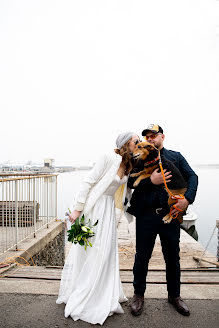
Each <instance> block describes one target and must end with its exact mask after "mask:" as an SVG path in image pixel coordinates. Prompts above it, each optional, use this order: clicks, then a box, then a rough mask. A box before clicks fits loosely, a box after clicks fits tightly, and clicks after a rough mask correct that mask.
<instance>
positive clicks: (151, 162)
mask: <svg viewBox="0 0 219 328" xmlns="http://www.w3.org/2000/svg"><path fill="white" fill-rule="evenodd" d="M158 161H159V156H157V157H156V158H155V159H153V160H152V161H149V162H146V163H145V164H144V166H149V165H151V164H154V163H156V162H158Z"/></svg>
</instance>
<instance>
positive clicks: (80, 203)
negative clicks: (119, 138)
mask: <svg viewBox="0 0 219 328" xmlns="http://www.w3.org/2000/svg"><path fill="white" fill-rule="evenodd" d="M106 163H107V155H106V154H105V155H103V156H101V157H100V158H99V159H98V160H97V162H96V163H95V164H94V166H93V168H92V169H91V170H90V171H89V173H88V174H87V176H86V177H85V178H84V180H83V182H82V183H81V184H80V187H79V191H78V193H77V196H76V203H75V205H74V210H77V211H82V210H83V208H84V205H85V202H86V199H87V196H88V194H89V192H90V190H91V188H92V186H94V185H95V184H96V183H97V182H98V181H99V180H100V179H101V177H102V176H103V174H104V171H105V169H106Z"/></svg>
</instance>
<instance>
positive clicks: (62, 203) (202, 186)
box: [58, 168, 219, 255]
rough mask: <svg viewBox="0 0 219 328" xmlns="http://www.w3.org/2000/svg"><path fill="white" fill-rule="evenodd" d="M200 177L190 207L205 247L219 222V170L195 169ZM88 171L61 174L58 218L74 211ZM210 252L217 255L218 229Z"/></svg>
mask: <svg viewBox="0 0 219 328" xmlns="http://www.w3.org/2000/svg"><path fill="white" fill-rule="evenodd" d="M194 169H195V171H196V173H197V174H198V177H199V186H198V192H197V196H196V200H195V203H194V204H193V205H190V208H191V210H193V211H194V212H196V214H197V215H198V219H197V221H196V230H197V232H198V235H199V239H198V241H199V242H200V243H201V244H202V245H203V246H204V247H205V246H206V245H207V242H208V240H209V238H210V236H211V234H212V232H213V229H214V227H215V224H216V219H218V220H219V200H218V194H217V186H218V185H219V169H216V168H194ZM86 174H88V171H74V172H69V173H61V174H59V176H58V217H60V218H64V215H65V211H66V210H67V209H68V207H70V208H71V209H72V206H73V203H74V196H75V194H76V191H77V188H78V186H79V184H80V182H81V181H82V180H83V177H84V176H85V175H86ZM208 250H209V251H210V252H211V253H212V254H214V255H216V253H217V229H216V230H215V233H214V235H213V238H212V240H211V242H210V244H209V247H208Z"/></svg>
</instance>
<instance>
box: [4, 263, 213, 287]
mask: <svg viewBox="0 0 219 328" xmlns="http://www.w3.org/2000/svg"><path fill="white" fill-rule="evenodd" d="M61 273H62V271H61V270H59V269H47V268H45V267H31V266H28V267H21V268H14V269H12V270H11V271H10V272H8V274H6V275H5V276H7V277H8V278H23V279H43V280H60V279H61ZM120 277H121V281H122V282H124V283H132V281H133V272H132V271H120ZM147 283H152V284H165V283H166V273H165V271H149V272H148V276H147ZM181 283H182V284H219V272H215V271H213V272H210V271H209V272H206V271H204V272H200V271H199V272H195V271H194V272H181Z"/></svg>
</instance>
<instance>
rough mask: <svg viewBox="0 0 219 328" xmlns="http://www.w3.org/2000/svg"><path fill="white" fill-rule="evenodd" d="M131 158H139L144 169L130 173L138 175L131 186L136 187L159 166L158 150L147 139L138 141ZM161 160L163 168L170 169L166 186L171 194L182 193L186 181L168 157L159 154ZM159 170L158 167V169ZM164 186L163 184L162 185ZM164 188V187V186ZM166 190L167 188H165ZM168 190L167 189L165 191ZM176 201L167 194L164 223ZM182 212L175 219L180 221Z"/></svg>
mask: <svg viewBox="0 0 219 328" xmlns="http://www.w3.org/2000/svg"><path fill="white" fill-rule="evenodd" d="M132 155H133V159H135V160H141V161H143V163H144V169H143V170H142V171H140V172H137V173H133V174H131V177H138V178H137V179H136V181H135V182H134V184H133V186H134V187H136V186H137V185H138V184H139V183H140V182H141V180H143V179H146V178H149V177H150V176H151V174H152V173H153V172H154V170H155V169H157V168H159V150H158V149H157V148H156V147H155V146H153V145H152V144H150V143H149V142H147V141H144V142H140V143H138V144H137V145H136V146H135V149H134V151H133V154H132ZM161 162H162V166H163V168H164V169H167V171H171V175H172V178H171V181H170V182H168V183H167V187H168V189H169V190H170V192H171V193H172V194H173V195H184V194H185V192H186V190H187V183H186V181H185V179H184V178H183V176H182V174H181V172H180V171H179V169H178V168H177V167H176V166H175V165H174V164H173V163H172V162H171V161H169V160H168V159H166V158H165V157H164V156H162V155H161ZM159 172H160V169H159ZM164 188H165V186H164ZM165 189H166V188H165ZM166 191H167V190H166ZM167 192H168V191H167ZM175 203H176V199H175V198H173V197H171V196H170V195H169V198H168V205H169V207H170V212H169V213H168V214H167V215H165V217H164V218H163V221H164V223H170V222H171V220H172V218H173V216H172V215H171V210H172V206H173V205H174V204H175ZM183 214H184V212H179V214H178V215H177V219H178V220H179V222H180V223H182V221H183Z"/></svg>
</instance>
